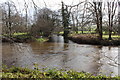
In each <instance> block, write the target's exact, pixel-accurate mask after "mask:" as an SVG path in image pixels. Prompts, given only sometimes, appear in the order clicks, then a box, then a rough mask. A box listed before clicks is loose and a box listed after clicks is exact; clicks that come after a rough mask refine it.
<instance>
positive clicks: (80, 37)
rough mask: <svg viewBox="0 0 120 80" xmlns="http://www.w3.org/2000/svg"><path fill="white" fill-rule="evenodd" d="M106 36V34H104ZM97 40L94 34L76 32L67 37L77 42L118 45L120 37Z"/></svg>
mask: <svg viewBox="0 0 120 80" xmlns="http://www.w3.org/2000/svg"><path fill="white" fill-rule="evenodd" d="M105 37H106V36H105ZM105 37H104V39H103V40H99V39H98V37H97V35H96V34H77V35H71V36H69V39H70V40H72V41H73V42H76V43H78V44H91V45H103V46H119V45H120V38H117V39H116V37H115V38H114V39H113V40H108V39H107V38H105Z"/></svg>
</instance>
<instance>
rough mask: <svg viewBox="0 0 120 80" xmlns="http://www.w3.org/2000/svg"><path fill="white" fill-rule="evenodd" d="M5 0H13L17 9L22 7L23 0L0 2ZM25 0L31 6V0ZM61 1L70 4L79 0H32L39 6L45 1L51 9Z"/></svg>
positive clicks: (42, 5)
mask: <svg viewBox="0 0 120 80" xmlns="http://www.w3.org/2000/svg"><path fill="white" fill-rule="evenodd" d="M6 1H13V2H14V3H15V4H16V5H17V7H18V8H19V9H20V8H23V7H24V0H0V3H3V2H6ZM25 1H26V2H27V4H29V5H31V6H32V0H25ZM61 1H63V2H64V3H65V4H67V5H71V4H77V3H79V1H81V0H34V2H35V4H36V5H37V6H39V7H40V8H42V7H45V3H46V5H47V7H48V8H51V9H52V10H56V9H58V8H60V5H61ZM44 2H45V3H44Z"/></svg>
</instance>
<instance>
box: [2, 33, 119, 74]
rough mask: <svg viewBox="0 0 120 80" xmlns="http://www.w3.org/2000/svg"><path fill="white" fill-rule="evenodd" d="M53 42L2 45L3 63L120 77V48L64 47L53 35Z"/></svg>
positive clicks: (58, 38)
mask: <svg viewBox="0 0 120 80" xmlns="http://www.w3.org/2000/svg"><path fill="white" fill-rule="evenodd" d="M51 40H52V41H51V42H45V43H39V42H30V43H12V44H10V43H2V63H3V64H5V65H8V66H9V67H11V66H13V65H14V66H17V67H28V68H34V64H37V65H38V67H39V68H44V67H49V68H53V67H54V68H56V67H57V68H58V69H61V68H62V69H66V70H69V69H73V70H75V71H85V72H89V73H93V74H104V75H108V76H109V75H111V76H115V75H118V65H119V64H118V49H119V48H118V47H112V46H98V45H85V44H77V43H74V42H72V41H70V40H69V41H68V43H64V39H63V37H62V36H56V35H54V36H53V37H52V38H51Z"/></svg>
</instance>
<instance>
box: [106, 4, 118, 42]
mask: <svg viewBox="0 0 120 80" xmlns="http://www.w3.org/2000/svg"><path fill="white" fill-rule="evenodd" d="M107 5H108V19H109V20H108V22H109V25H108V26H109V38H108V39H109V40H111V39H112V37H111V35H112V28H113V19H114V15H115V12H116V8H117V2H107Z"/></svg>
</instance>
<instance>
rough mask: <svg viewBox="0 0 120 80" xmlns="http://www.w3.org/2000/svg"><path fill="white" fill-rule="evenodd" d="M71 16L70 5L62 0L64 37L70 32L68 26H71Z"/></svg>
mask: <svg viewBox="0 0 120 80" xmlns="http://www.w3.org/2000/svg"><path fill="white" fill-rule="evenodd" d="M69 17H70V13H69V12H68V6H67V5H66V6H65V5H64V3H63V2H62V24H63V27H64V34H63V36H64V38H67V37H68V33H69V30H68V28H69V27H68V26H69Z"/></svg>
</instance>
